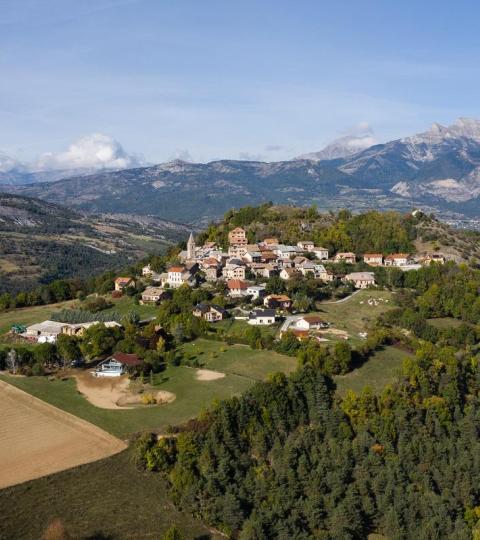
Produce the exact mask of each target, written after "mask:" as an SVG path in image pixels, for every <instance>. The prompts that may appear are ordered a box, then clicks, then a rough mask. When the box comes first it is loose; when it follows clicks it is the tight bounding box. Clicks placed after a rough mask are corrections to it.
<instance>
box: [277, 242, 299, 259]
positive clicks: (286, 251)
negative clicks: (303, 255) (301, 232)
mask: <svg viewBox="0 0 480 540" xmlns="http://www.w3.org/2000/svg"><path fill="white" fill-rule="evenodd" d="M299 251H300V250H299V249H298V247H297V246H286V245H284V244H280V245H278V246H277V247H276V248H275V249H273V252H274V253H275V254H276V255H277V256H278V257H290V256H291V255H297V254H298V253H299Z"/></svg>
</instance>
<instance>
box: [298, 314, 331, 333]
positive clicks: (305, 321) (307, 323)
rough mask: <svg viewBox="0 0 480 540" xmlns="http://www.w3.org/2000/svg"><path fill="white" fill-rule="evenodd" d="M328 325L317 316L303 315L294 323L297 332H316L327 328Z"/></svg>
mask: <svg viewBox="0 0 480 540" xmlns="http://www.w3.org/2000/svg"><path fill="white" fill-rule="evenodd" d="M328 326H329V324H328V323H327V322H325V321H324V320H323V319H322V318H321V317H319V316H318V315H305V316H304V317H301V318H300V319H297V321H296V322H295V328H296V329H297V330H318V329H321V328H328Z"/></svg>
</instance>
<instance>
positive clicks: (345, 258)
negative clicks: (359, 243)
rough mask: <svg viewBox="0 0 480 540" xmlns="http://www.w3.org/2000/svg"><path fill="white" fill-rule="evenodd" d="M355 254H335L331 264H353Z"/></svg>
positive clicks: (349, 252)
mask: <svg viewBox="0 0 480 540" xmlns="http://www.w3.org/2000/svg"><path fill="white" fill-rule="evenodd" d="M356 260H357V259H356V257H355V253H352V252H351V251H348V252H344V253H337V254H336V255H335V257H334V258H333V262H335V263H341V262H344V263H347V264H355V262H356Z"/></svg>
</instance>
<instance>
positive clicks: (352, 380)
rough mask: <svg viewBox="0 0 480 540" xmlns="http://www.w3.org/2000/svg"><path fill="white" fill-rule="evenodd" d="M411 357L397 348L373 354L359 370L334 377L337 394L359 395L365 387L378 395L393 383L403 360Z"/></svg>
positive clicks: (387, 348)
mask: <svg viewBox="0 0 480 540" xmlns="http://www.w3.org/2000/svg"><path fill="white" fill-rule="evenodd" d="M411 356H412V355H411V354H410V353H408V352H406V351H403V350H401V349H398V348H397V347H391V346H390V347H385V348H384V349H382V350H380V351H377V352H375V353H374V354H373V355H372V356H371V357H370V358H369V360H368V361H367V362H365V364H363V366H361V367H360V368H358V369H355V370H353V371H351V372H350V373H347V374H346V375H338V376H337V377H335V383H336V385H337V393H338V394H339V395H340V396H344V395H345V394H346V393H347V391H348V390H353V391H354V392H355V393H356V394H359V393H360V392H361V391H362V390H363V388H365V387H366V386H368V387H369V388H371V390H372V391H373V392H375V393H380V392H381V391H382V390H383V388H385V386H386V385H388V384H391V383H393V382H394V381H395V378H396V374H397V372H398V371H399V370H400V368H401V366H402V362H403V360H404V359H405V358H408V357H411Z"/></svg>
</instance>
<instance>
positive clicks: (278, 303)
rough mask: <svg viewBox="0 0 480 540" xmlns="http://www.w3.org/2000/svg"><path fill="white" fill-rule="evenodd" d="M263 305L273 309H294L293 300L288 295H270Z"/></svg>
mask: <svg viewBox="0 0 480 540" xmlns="http://www.w3.org/2000/svg"><path fill="white" fill-rule="evenodd" d="M263 305H264V306H265V307H267V308H272V309H285V310H289V309H290V308H291V307H292V300H291V299H290V298H289V297H288V296H287V295H286V294H269V295H268V296H267V297H265V299H264V300H263Z"/></svg>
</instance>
